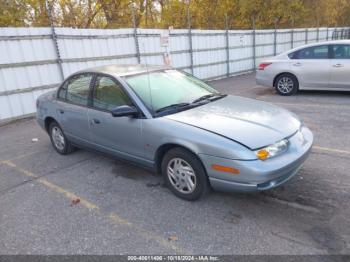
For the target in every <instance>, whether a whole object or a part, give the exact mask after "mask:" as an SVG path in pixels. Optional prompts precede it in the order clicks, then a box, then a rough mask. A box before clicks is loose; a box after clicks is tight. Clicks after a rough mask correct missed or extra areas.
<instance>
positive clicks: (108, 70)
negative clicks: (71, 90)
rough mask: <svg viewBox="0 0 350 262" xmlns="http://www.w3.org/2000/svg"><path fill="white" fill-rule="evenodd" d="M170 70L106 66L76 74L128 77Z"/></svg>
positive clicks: (133, 66)
mask: <svg viewBox="0 0 350 262" xmlns="http://www.w3.org/2000/svg"><path fill="white" fill-rule="evenodd" d="M164 69H170V67H168V66H164V65H141V64H119V65H105V66H98V67H92V68H88V69H84V70H81V71H78V72H76V73H74V74H80V73H103V74H110V75H114V76H126V75H136V74H142V73H147V72H153V71H158V70H164Z"/></svg>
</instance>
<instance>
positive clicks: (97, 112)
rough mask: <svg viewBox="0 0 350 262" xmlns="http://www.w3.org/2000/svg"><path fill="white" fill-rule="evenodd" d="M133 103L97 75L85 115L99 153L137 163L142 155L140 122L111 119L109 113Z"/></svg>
mask: <svg viewBox="0 0 350 262" xmlns="http://www.w3.org/2000/svg"><path fill="white" fill-rule="evenodd" d="M122 105H129V106H132V105H133V103H132V101H131V100H130V98H129V96H128V95H127V94H126V92H125V91H124V90H123V88H122V86H121V85H120V83H118V82H117V81H116V80H115V79H113V78H112V77H109V76H105V75H97V76H96V80H95V84H94V89H93V95H92V107H91V108H90V109H89V111H88V117H89V123H90V131H91V138H92V140H93V142H94V144H95V146H96V147H97V148H98V149H99V150H102V151H106V152H108V153H112V154H114V155H117V156H119V157H122V158H126V159H130V160H134V161H137V160H141V158H142V156H143V155H144V147H143V142H142V121H143V119H142V118H137V117H126V116H124V117H113V116H112V114H111V110H112V109H114V108H116V107H118V106H122Z"/></svg>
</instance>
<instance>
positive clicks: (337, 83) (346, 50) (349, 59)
mask: <svg viewBox="0 0 350 262" xmlns="http://www.w3.org/2000/svg"><path fill="white" fill-rule="evenodd" d="M332 88H339V89H349V90H350V45H349V44H337V45H331V80H330V89H332Z"/></svg>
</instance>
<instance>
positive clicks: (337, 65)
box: [333, 64, 343, 67]
mask: <svg viewBox="0 0 350 262" xmlns="http://www.w3.org/2000/svg"><path fill="white" fill-rule="evenodd" d="M333 67H343V65H342V64H335V65H333Z"/></svg>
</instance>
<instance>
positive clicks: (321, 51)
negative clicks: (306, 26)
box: [295, 45, 328, 59]
mask: <svg viewBox="0 0 350 262" xmlns="http://www.w3.org/2000/svg"><path fill="white" fill-rule="evenodd" d="M295 56H296V57H295V59H328V45H321V46H313V47H307V48H304V49H301V50H299V51H298V52H297V54H296V55H295Z"/></svg>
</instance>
